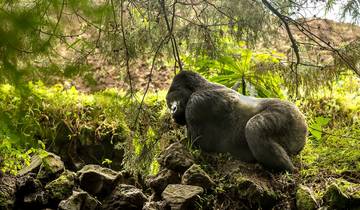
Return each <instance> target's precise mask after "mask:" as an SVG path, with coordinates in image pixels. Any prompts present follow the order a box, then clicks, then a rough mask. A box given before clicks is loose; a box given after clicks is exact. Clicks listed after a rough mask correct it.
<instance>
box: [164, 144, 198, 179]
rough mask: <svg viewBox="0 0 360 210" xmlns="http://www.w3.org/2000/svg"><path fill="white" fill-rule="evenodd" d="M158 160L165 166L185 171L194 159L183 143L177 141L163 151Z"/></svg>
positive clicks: (177, 170)
mask: <svg viewBox="0 0 360 210" xmlns="http://www.w3.org/2000/svg"><path fill="white" fill-rule="evenodd" d="M158 162H159V164H160V165H161V166H162V167H163V168H168V169H171V170H174V171H176V172H179V173H184V172H185V171H186V170H187V169H188V168H189V167H190V166H191V165H192V164H193V163H194V160H193V157H192V155H191V154H190V152H189V151H188V150H187V149H186V148H185V147H184V146H183V145H182V144H181V143H179V142H176V143H173V144H171V145H170V146H169V147H167V148H166V149H165V150H164V151H162V152H161V154H160V156H159V158H158Z"/></svg>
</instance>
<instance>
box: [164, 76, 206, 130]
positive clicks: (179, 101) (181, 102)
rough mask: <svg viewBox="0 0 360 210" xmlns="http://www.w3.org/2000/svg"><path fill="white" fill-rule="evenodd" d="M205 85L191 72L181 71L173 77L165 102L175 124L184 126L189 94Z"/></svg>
mask: <svg viewBox="0 0 360 210" xmlns="http://www.w3.org/2000/svg"><path fill="white" fill-rule="evenodd" d="M207 84H208V82H207V81H206V80H205V79H204V78H203V77H201V76H200V75H199V74H197V73H195V72H191V71H181V72H180V73H179V74H177V75H176V76H175V77H174V79H173V81H172V83H171V86H170V89H169V91H168V93H167V95H166V102H167V105H168V108H169V109H170V112H171V114H172V116H173V118H174V120H175V122H176V123H178V124H180V125H185V124H186V119H185V109H186V104H187V102H188V100H189V98H190V96H191V94H192V93H193V92H195V91H197V90H199V89H200V88H204V87H206V86H207Z"/></svg>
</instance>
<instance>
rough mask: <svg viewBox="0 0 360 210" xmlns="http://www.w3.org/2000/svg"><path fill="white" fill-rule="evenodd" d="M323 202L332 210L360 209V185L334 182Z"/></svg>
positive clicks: (340, 181)
mask: <svg viewBox="0 0 360 210" xmlns="http://www.w3.org/2000/svg"><path fill="white" fill-rule="evenodd" d="M323 200H324V202H325V203H326V204H327V205H329V206H330V207H331V208H337V209H348V208H360V184H355V183H351V182H348V181H346V180H343V179H337V180H334V181H333V182H332V183H331V184H330V185H329V186H328V188H327V189H326V192H325V194H324V197H323Z"/></svg>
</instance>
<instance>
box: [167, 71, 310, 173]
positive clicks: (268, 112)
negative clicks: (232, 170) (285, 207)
mask: <svg viewBox="0 0 360 210" xmlns="http://www.w3.org/2000/svg"><path fill="white" fill-rule="evenodd" d="M166 102H167V105H168V107H169V109H170V112H171V114H172V117H173V119H174V121H175V122H176V123H177V124H180V125H186V128H187V135H188V138H189V139H190V140H191V141H192V143H193V144H194V145H195V146H197V147H199V148H200V149H202V150H204V151H206V152H220V153H230V154H231V155H232V156H234V157H235V158H237V159H239V160H242V161H245V162H259V163H261V164H262V165H263V166H264V167H265V168H268V169H271V170H275V171H290V172H291V171H293V170H294V165H293V164H292V162H291V159H290V156H291V155H296V154H298V153H299V152H300V151H301V150H302V148H303V147H304V145H305V140H306V136H307V125H306V122H305V119H304V116H303V115H302V113H301V112H300V111H299V110H298V108H297V107H295V105H293V104H292V103H289V102H286V101H281V100H279V99H275V98H269V99H262V98H254V97H250V96H244V95H241V94H239V93H238V92H236V91H234V90H232V89H230V88H227V87H225V86H223V85H219V84H215V83H212V82H209V81H207V80H206V79H204V78H203V77H201V76H200V75H199V74H197V73H194V72H191V71H182V72H180V73H179V74H177V75H176V76H175V77H174V79H173V81H172V84H171V86H170V89H169V91H168V93H167V95H166Z"/></svg>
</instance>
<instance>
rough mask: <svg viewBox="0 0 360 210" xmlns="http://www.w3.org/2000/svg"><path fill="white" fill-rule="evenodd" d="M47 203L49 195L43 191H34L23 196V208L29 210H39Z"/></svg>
mask: <svg viewBox="0 0 360 210" xmlns="http://www.w3.org/2000/svg"><path fill="white" fill-rule="evenodd" d="M48 203H49V195H48V194H47V193H46V192H45V191H41V190H39V191H36V192H33V193H30V194H27V195H25V196H24V199H23V204H22V205H23V207H24V208H29V209H41V208H42V207H44V206H46V205H47V204H48Z"/></svg>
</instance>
